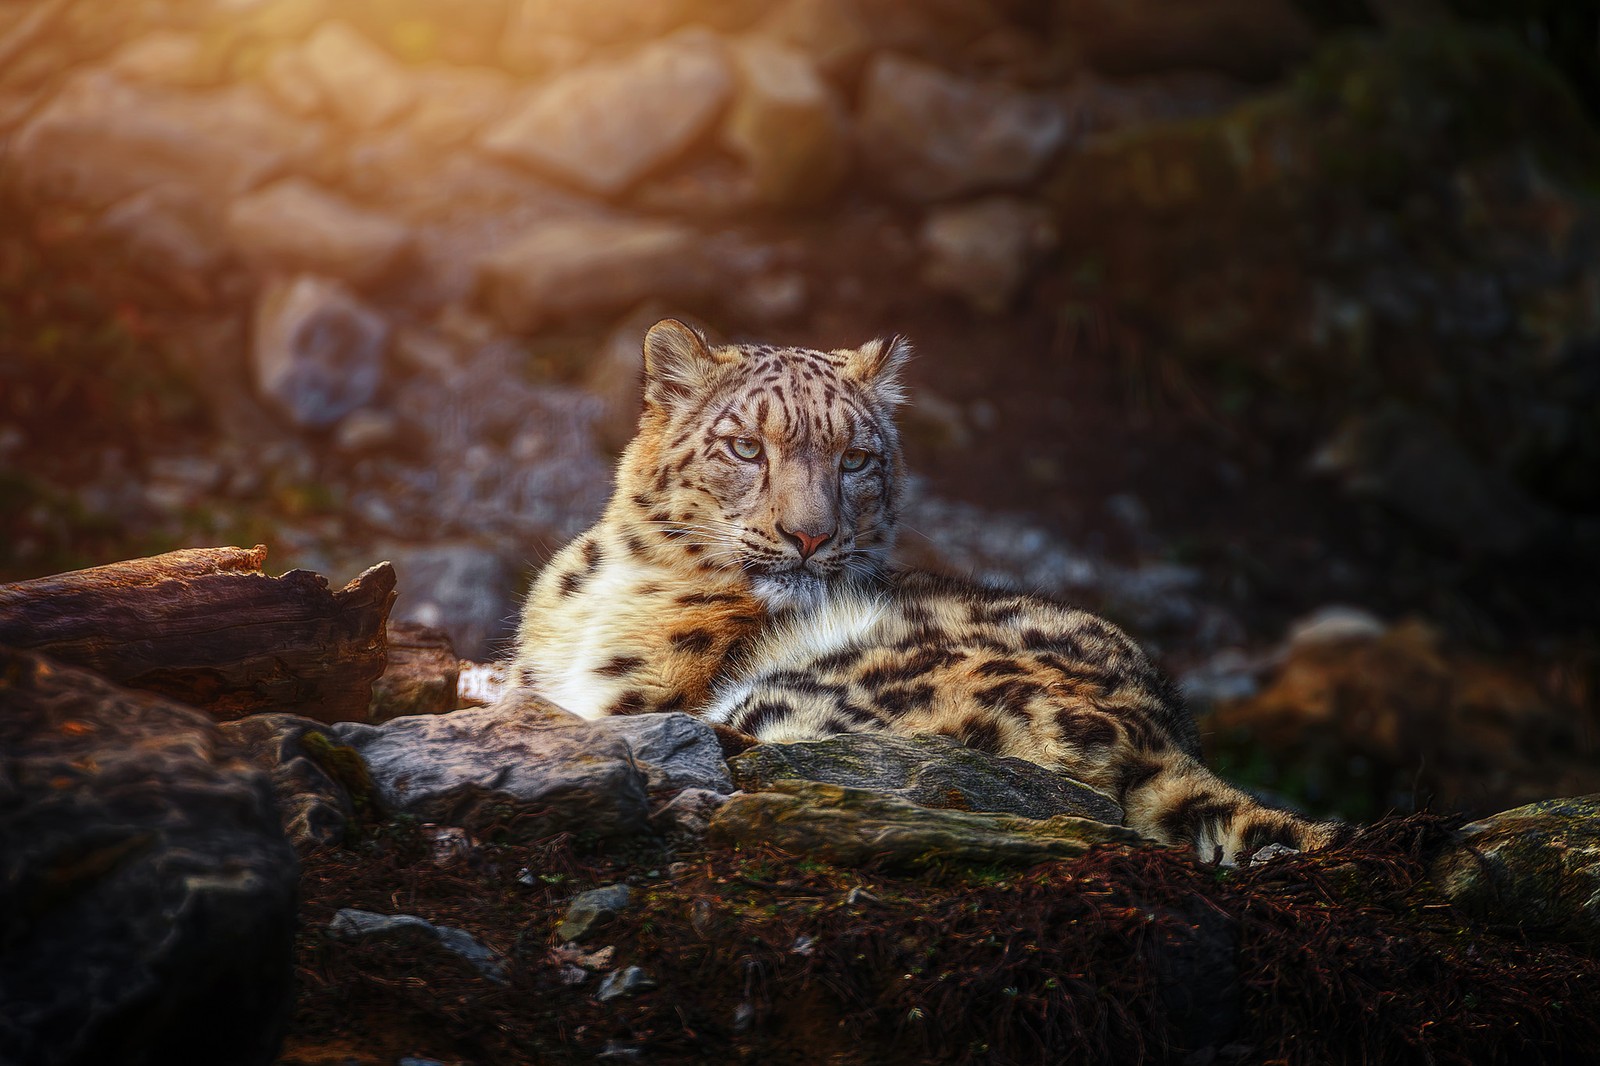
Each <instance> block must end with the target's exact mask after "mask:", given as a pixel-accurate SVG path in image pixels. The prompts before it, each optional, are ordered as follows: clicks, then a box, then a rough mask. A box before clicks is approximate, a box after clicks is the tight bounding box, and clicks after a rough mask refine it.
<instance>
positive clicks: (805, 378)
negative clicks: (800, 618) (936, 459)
mask: <svg viewBox="0 0 1600 1066" xmlns="http://www.w3.org/2000/svg"><path fill="white" fill-rule="evenodd" d="M909 356H910V346H909V345H908V344H907V343H906V342H904V341H903V340H899V339H896V340H892V341H882V340H875V341H871V342H869V343H867V344H864V345H862V346H861V347H860V348H853V349H841V350H836V351H830V352H822V351H814V350H811V349H808V348H783V347H773V346H769V345H720V346H719V345H712V344H710V343H709V342H708V341H707V340H706V338H705V337H704V336H702V335H701V334H700V333H698V332H697V331H695V330H693V329H691V328H690V327H688V326H686V325H684V324H683V323H681V322H678V321H675V320H672V319H668V320H666V321H664V322H659V323H657V324H656V325H655V326H653V327H652V328H651V329H650V332H649V333H648V335H646V337H645V342H644V364H645V384H644V410H643V413H642V414H641V415H640V419H639V433H638V436H637V437H635V439H634V441H633V443H632V444H630V445H629V446H628V449H627V451H626V452H625V453H624V454H623V458H622V464H621V468H620V473H619V477H618V484H617V492H616V496H615V498H614V499H613V504H612V515H613V517H615V518H618V519H620V520H621V521H623V522H624V523H626V524H628V525H630V526H631V527H632V528H633V530H634V531H635V533H636V534H637V535H638V536H639V538H640V539H642V540H644V541H645V542H646V543H647V544H648V545H649V546H650V550H651V553H652V555H654V556H655V557H657V558H666V559H670V560H671V562H672V563H673V565H681V566H683V567H687V568H692V569H695V570H697V571H701V572H704V573H705V574H706V575H707V576H708V577H711V576H713V575H716V576H718V577H720V578H722V579H728V578H736V579H739V580H741V581H742V582H745V583H747V584H748V587H749V588H750V589H751V591H753V592H754V593H755V594H756V595H757V596H759V597H760V598H761V599H762V600H764V601H765V602H766V604H767V606H768V607H769V608H771V609H773V610H781V609H784V608H788V607H794V606H803V605H805V604H807V603H811V602H815V601H816V600H817V598H818V597H820V596H821V595H822V594H823V593H824V592H825V591H826V590H827V589H828V588H829V587H831V586H834V585H837V584H840V583H845V582H853V581H862V580H869V579H871V578H873V577H875V576H876V575H879V574H881V573H882V571H883V569H884V568H885V566H886V565H887V559H888V554H889V549H890V547H891V546H892V543H893V539H894V532H895V523H896V521H897V519H898V517H899V510H900V502H901V497H902V494H903V490H904V481H905V474H904V466H903V460H902V458H901V454H900V437H899V434H898V432H897V431H896V429H895V424H894V411H895V408H896V406H897V405H899V404H900V403H901V402H902V401H903V399H904V393H903V391H902V389H901V386H900V382H899V371H900V369H901V367H902V366H903V365H904V363H905V361H906V360H907V358H909Z"/></svg>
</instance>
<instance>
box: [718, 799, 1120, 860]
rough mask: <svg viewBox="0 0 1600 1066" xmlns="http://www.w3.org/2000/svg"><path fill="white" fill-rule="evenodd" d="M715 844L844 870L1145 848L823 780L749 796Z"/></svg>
mask: <svg viewBox="0 0 1600 1066" xmlns="http://www.w3.org/2000/svg"><path fill="white" fill-rule="evenodd" d="M710 832H711V839H712V840H713V841H716V842H720V843H724V844H771V845H775V846H777V847H779V848H782V849H783V850H785V851H788V852H792V853H794V854H797V855H811V856H815V857H817V858H819V859H821V860H823V861H824V862H831V863H836V864H838V865H840V866H865V865H871V864H881V865H883V866H887V867H900V868H905V867H918V866H922V867H926V866H938V865H943V864H952V865H962V864H973V865H991V864H993V865H1008V866H1011V865H1016V866H1027V865H1032V864H1034V863H1040V862H1046V861H1049V860H1051V859H1070V858H1075V857H1077V856H1079V855H1082V854H1084V853H1085V852H1087V851H1088V850H1089V849H1090V848H1091V847H1093V846H1095V845H1096V844H1122V845H1135V846H1136V845H1139V844H1141V843H1143V842H1144V838H1143V837H1141V836H1140V835H1139V834H1138V833H1135V832H1134V831H1133V830H1131V829H1127V828H1124V827H1122V826H1111V825H1106V824H1104V823H1102V822H1097V821H1091V820H1090V819H1087V818H1077V817H1073V816H1072V815H1066V814H1062V815H1056V816H1055V817H1052V818H1044V819H1035V818H1019V817H1017V816H1016V815H1011V814H989V813H975V812H970V811H952V810H932V809H929V808H927V807H919V806H917V805H916V804H914V803H910V802H907V801H906V800H903V799H900V798H899V797H897V796H886V795H883V794H882V793H879V792H871V791H868V790H866V789H859V788H845V787H843V786H841V785H825V784H820V783H818V782H814V781H777V782H773V783H772V784H771V785H769V786H768V788H767V790H766V791H762V792H741V793H739V794H738V795H735V796H733V797H732V798H731V799H729V800H728V802H727V803H724V804H723V805H722V806H721V807H720V808H719V809H718V810H717V813H716V814H715V815H713V816H712V818H711V830H710Z"/></svg>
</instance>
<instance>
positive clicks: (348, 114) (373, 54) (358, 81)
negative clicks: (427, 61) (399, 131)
mask: <svg viewBox="0 0 1600 1066" xmlns="http://www.w3.org/2000/svg"><path fill="white" fill-rule="evenodd" d="M301 54H302V56H303V57H304V59H305V69H306V72H307V73H308V74H309V75H310V76H311V78H312V80H313V81H315V82H316V84H317V87H318V88H319V89H320V90H321V91H322V98H323V99H324V100H325V101H326V102H327V103H328V105H329V106H330V107H331V108H332V109H333V111H334V113H335V114H336V115H338V117H339V118H340V119H342V120H343V121H344V122H345V123H346V124H347V125H350V126H354V127H355V128H357V129H375V128H377V127H379V126H382V125H385V124H387V123H389V122H392V121H394V120H395V119H396V118H398V117H399V116H400V115H401V114H403V113H404V112H405V111H407V110H408V109H409V108H410V107H411V106H412V105H413V104H414V103H415V102H416V93H417V90H416V87H415V86H414V85H413V84H412V81H411V78H410V75H409V74H408V73H407V72H406V70H405V69H404V68H402V67H401V66H400V65H399V64H398V63H396V62H395V61H394V60H393V59H392V58H390V56H389V54H388V53H387V52H385V51H383V49H381V48H379V47H378V46H377V45H375V44H373V43H372V42H371V41H369V40H368V39H367V38H366V37H364V36H362V35H361V32H360V31H359V30H357V29H355V28H354V27H352V26H350V25H349V24H348V23H345V22H338V21H334V22H327V23H324V24H323V25H321V26H320V27H318V28H317V30H316V31H315V32H313V33H312V35H311V37H310V38H309V39H308V40H307V41H306V43H305V47H304V49H302V52H301Z"/></svg>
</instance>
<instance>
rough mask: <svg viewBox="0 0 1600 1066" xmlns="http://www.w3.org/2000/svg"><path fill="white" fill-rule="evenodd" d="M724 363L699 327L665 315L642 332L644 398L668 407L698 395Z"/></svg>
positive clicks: (656, 405) (647, 401)
mask: <svg viewBox="0 0 1600 1066" xmlns="http://www.w3.org/2000/svg"><path fill="white" fill-rule="evenodd" d="M726 364H727V360H726V359H723V358H720V357H718V355H717V354H716V353H715V352H713V351H712V349H711V345H709V344H708V343H707V342H706V338H705V335H704V334H702V333H701V332H700V331H699V330H697V329H695V328H694V327H692V326H686V325H684V324H683V323H682V322H679V321H678V320H677V319H675V318H664V319H662V320H661V321H660V322H657V323H656V324H655V325H653V326H651V327H650V332H648V333H646V334H645V335H644V402H645V403H646V404H649V405H651V406H655V407H667V406H671V405H672V404H674V403H677V402H679V401H681V400H683V399H686V398H688V397H693V396H698V395H699V394H700V393H702V392H704V391H705V389H706V387H707V386H708V385H710V383H711V381H712V380H713V379H714V377H715V375H716V372H717V371H718V370H720V369H721V368H722V367H723V366H725V365H726Z"/></svg>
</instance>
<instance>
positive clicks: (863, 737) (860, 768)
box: [728, 733, 1122, 825]
mask: <svg viewBox="0 0 1600 1066" xmlns="http://www.w3.org/2000/svg"><path fill="white" fill-rule="evenodd" d="M728 765H729V768H730V770H731V771H732V774H733V781H734V784H736V785H738V786H739V787H740V788H742V789H744V790H745V791H747V792H759V791H762V790H764V789H768V788H771V787H773V786H774V785H775V784H776V783H777V782H779V781H785V780H793V779H799V780H805V781H821V782H826V783H828V784H834V785H844V786H848V787H850V788H858V789H871V790H873V791H875V792H882V793H887V794H889V795H892V796H897V797H899V798H901V799H904V800H907V801H908V802H911V803H915V804H917V805H919V806H922V807H934V808H947V809H955V810H967V811H998V812H1002V813H1006V814H1015V815H1020V816H1022V817H1024V818H1049V817H1051V816H1052V815H1057V814H1069V815H1073V816H1075V817H1080V818H1092V819H1094V820H1095V821H1099V822H1105V823H1108V824H1112V825H1120V824H1121V822H1122V808H1121V807H1119V806H1118V805H1117V804H1116V803H1115V802H1114V801H1113V800H1111V799H1110V798H1109V797H1108V796H1105V795H1103V794H1102V793H1099V792H1096V791H1095V790H1094V789H1092V788H1090V787H1089V786H1087V785H1084V784H1081V783H1079V782H1077V781H1074V780H1072V779H1071V778H1070V777H1066V776H1065V775H1062V774H1058V773H1054V772H1052V771H1050V770H1046V769H1045V768H1044V767H1042V766H1038V765H1036V764H1034V763H1031V762H1027V761H1026V760H1023V759H1012V758H999V757H997V756H994V755H990V754H988V753H987V752H982V751H979V750H977V749H976V748H969V747H966V746H965V745H962V744H957V743H954V742H953V741H950V740H947V739H945V738H944V737H901V736H893V735H891V734H888V733H845V734H841V735H839V736H834V737H828V738H827V739H826V740H809V741H801V742H798V743H794V744H760V745H757V746H756V747H754V748H751V749H750V750H749V751H746V752H744V753H743V754H741V755H737V756H735V757H734V758H732V759H731V760H729V764H728Z"/></svg>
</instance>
